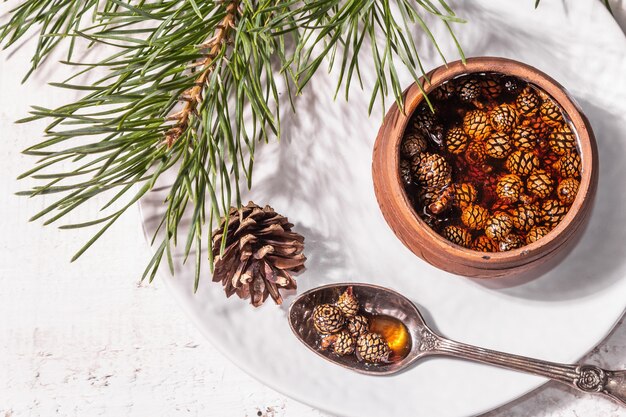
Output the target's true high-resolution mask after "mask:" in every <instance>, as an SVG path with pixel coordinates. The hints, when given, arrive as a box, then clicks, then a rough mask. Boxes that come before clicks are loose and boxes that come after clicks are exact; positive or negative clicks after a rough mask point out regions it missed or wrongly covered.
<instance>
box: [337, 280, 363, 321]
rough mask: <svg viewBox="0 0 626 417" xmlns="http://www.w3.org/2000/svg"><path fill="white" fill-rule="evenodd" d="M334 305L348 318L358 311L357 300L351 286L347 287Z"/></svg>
mask: <svg viewBox="0 0 626 417" xmlns="http://www.w3.org/2000/svg"><path fill="white" fill-rule="evenodd" d="M335 305H336V306H337V307H338V308H339V310H341V312H342V313H343V315H344V317H345V318H347V319H350V318H352V317H354V316H356V315H357V313H358V312H359V300H357V298H356V295H354V292H353V290H352V287H348V288H347V289H346V290H345V291H344V292H343V293H342V294H341V295H340V296H339V299H338V300H337V302H336V303H335Z"/></svg>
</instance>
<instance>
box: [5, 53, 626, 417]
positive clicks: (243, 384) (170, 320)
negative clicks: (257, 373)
mask: <svg viewBox="0 0 626 417" xmlns="http://www.w3.org/2000/svg"><path fill="white" fill-rule="evenodd" d="M27 61H28V51H27V50H24V51H19V52H18V53H17V54H16V56H14V57H13V58H12V59H11V60H7V56H6V54H5V55H2V56H1V57H0V103H1V105H0V140H1V141H2V143H3V148H2V149H3V151H2V152H1V153H0V161H1V162H2V168H3V170H2V171H3V175H2V177H1V179H0V213H1V215H2V216H1V217H0V218H1V220H0V222H1V223H0V226H1V227H0V230H1V231H2V234H3V239H2V243H1V245H2V248H1V250H0V416H22V415H26V416H28V415H32V416H53V415H60V416H97V415H105V416H124V415H132V416H145V415H153V416H175V415H210V416H255V415H258V414H257V413H261V415H263V414H265V415H267V416H273V417H277V416H305V417H308V416H311V417H313V416H321V415H323V414H322V413H319V412H317V411H315V410H312V409H310V408H308V407H306V406H303V405H300V404H299V403H297V402H295V401H293V400H289V399H286V398H285V397H283V396H281V395H280V394H277V393H275V392H273V391H272V390H270V389H268V388H266V387H264V386H263V385H262V384H260V383H258V382H256V381H254V380H253V379H251V378H250V377H248V376H247V375H245V374H243V373H242V372H241V371H239V370H238V369H237V368H236V367H235V366H233V365H232V364H230V363H229V362H227V361H226V360H224V359H223V358H222V357H221V355H219V354H218V353H216V352H215V350H214V349H213V348H212V347H211V346H210V345H209V344H208V343H206V342H205V341H204V340H203V338H202V337H201V336H200V335H199V333H198V332H197V331H196V330H195V329H194V328H193V327H192V326H191V325H190V324H189V323H188V321H187V319H186V317H184V316H183V314H182V313H181V312H180V310H179V309H178V307H177V306H176V305H175V304H174V302H173V301H172V300H171V298H170V296H169V294H168V293H167V292H165V291H164V290H163V289H162V288H160V287H161V285H159V283H156V284H155V285H152V286H139V285H138V284H137V279H136V278H137V277H138V276H139V275H140V273H141V270H142V268H143V266H144V265H145V262H146V260H147V258H148V251H147V248H146V247H145V244H144V241H143V236H142V234H141V230H140V227H139V218H138V214H137V212H135V211H134V210H131V211H130V212H129V213H128V214H127V215H126V216H124V217H123V218H122V219H121V220H120V222H119V223H118V224H117V225H116V226H115V227H114V228H113V229H111V230H110V231H109V232H108V233H107V234H106V235H105V236H104V237H103V238H102V239H101V241H99V242H98V243H97V244H96V246H95V247H94V248H93V250H91V251H89V252H88V253H87V254H86V255H85V256H84V257H83V258H81V260H80V261H78V262H77V263H75V264H72V265H69V264H68V263H67V259H69V258H70V257H71V255H72V253H73V251H74V250H76V249H77V248H78V247H80V246H81V244H82V243H83V242H84V241H85V240H86V239H87V238H88V236H89V235H88V232H85V233H81V232H59V231H57V230H56V229H53V228H42V227H41V226H40V225H39V224H28V223H26V219H27V218H28V217H29V216H30V215H31V214H32V213H34V212H36V211H37V210H38V209H40V208H42V207H43V205H44V201H42V200H27V199H20V198H16V197H13V196H12V195H11V194H12V193H13V192H14V191H16V190H17V189H18V188H22V187H26V186H27V185H28V183H27V182H23V183H21V184H18V183H16V182H15V181H14V178H15V177H16V176H17V174H18V173H19V172H21V171H22V170H23V169H24V167H25V166H28V165H29V164H30V163H31V161H29V160H28V158H25V157H22V156H21V155H20V154H19V151H20V150H21V149H22V148H24V147H25V146H26V144H28V143H32V142H33V140H34V138H33V137H32V136H27V134H28V135H32V134H33V132H36V131H37V129H34V128H32V127H28V128H25V127H23V126H15V125H13V124H12V123H11V122H12V121H13V120H15V119H17V118H18V117H20V116H22V115H23V114H24V112H25V110H26V105H27V104H28V103H35V102H37V103H39V104H46V102H53V101H54V97H53V96H52V94H49V93H50V91H51V90H50V89H45V90H43V91H33V89H32V88H30V89H29V88H28V87H24V86H19V85H14V84H13V82H9V80H13V78H14V77H12V76H9V72H18V73H22V72H23V70H24V68H25V67H26V65H27ZM49 75H50V74H49V73H45V72H44V73H42V74H40V75H39V76H38V78H39V79H40V80H41V79H42V78H44V77H46V76H49ZM92 209H93V211H92V212H91V213H87V215H86V216H85V217H89V215H95V214H96V209H97V205H95V204H94V205H93V206H92ZM625 346H626V325H624V324H622V325H620V327H618V329H617V330H616V332H615V334H614V335H613V336H612V337H611V338H610V339H609V340H607V341H606V342H605V343H604V344H603V345H602V346H601V348H600V349H599V350H598V352H597V353H596V354H594V356H593V357H592V358H591V359H590V360H591V361H592V362H594V363H598V364H600V365H602V366H606V367H609V368H619V367H625V366H626V347H625ZM490 415H491V416H528V415H538V416H622V415H626V413H624V411H623V410H619V409H618V408H617V407H616V406H615V405H614V404H613V403H610V402H608V401H606V400H603V399H598V398H595V397H591V396H582V395H578V394H574V393H573V391H571V390H567V389H563V388H561V387H560V386H558V385H556V384H548V385H546V386H545V387H543V388H541V389H540V390H538V392H535V393H532V394H531V395H529V396H527V397H526V398H524V399H522V400H520V401H517V402H516V403H515V404H513V405H509V406H507V407H505V408H503V409H502V410H498V411H496V412H494V413H492V414H490Z"/></svg>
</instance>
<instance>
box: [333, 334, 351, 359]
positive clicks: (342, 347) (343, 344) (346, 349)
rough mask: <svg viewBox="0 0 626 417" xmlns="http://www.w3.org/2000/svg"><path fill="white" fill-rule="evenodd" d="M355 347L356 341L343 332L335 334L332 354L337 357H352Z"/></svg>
mask: <svg viewBox="0 0 626 417" xmlns="http://www.w3.org/2000/svg"><path fill="white" fill-rule="evenodd" d="M355 347H356V339H355V338H354V337H352V335H350V333H348V332H347V331H345V330H342V331H341V332H339V334H337V339H336V340H335V343H334V344H333V352H335V353H336V354H337V355H339V356H345V355H352V354H353V353H354V349H355Z"/></svg>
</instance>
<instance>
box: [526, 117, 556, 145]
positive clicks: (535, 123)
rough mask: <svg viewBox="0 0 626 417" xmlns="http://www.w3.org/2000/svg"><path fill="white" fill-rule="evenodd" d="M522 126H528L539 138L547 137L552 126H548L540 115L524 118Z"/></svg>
mask: <svg viewBox="0 0 626 417" xmlns="http://www.w3.org/2000/svg"><path fill="white" fill-rule="evenodd" d="M522 125H523V126H526V127H529V128H531V129H533V130H534V131H535V133H536V134H537V138H538V139H539V140H542V139H547V138H548V135H549V134H550V131H551V130H552V128H551V127H550V126H548V125H547V124H546V123H545V122H544V121H543V119H542V118H541V117H538V116H535V117H532V118H530V119H526V120H524V122H523V123H522Z"/></svg>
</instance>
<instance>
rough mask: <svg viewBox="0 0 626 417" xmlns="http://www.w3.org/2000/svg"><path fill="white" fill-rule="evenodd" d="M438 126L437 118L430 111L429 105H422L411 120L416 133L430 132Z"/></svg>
mask: <svg viewBox="0 0 626 417" xmlns="http://www.w3.org/2000/svg"><path fill="white" fill-rule="evenodd" d="M436 124H437V116H435V114H434V113H433V112H432V110H430V108H429V107H428V105H426V104H425V103H422V104H421V105H420V106H419V107H418V108H417V110H415V113H413V117H412V118H411V125H412V126H413V130H414V131H417V132H419V131H428V130H430V129H432V128H433V126H435V125H436Z"/></svg>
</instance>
